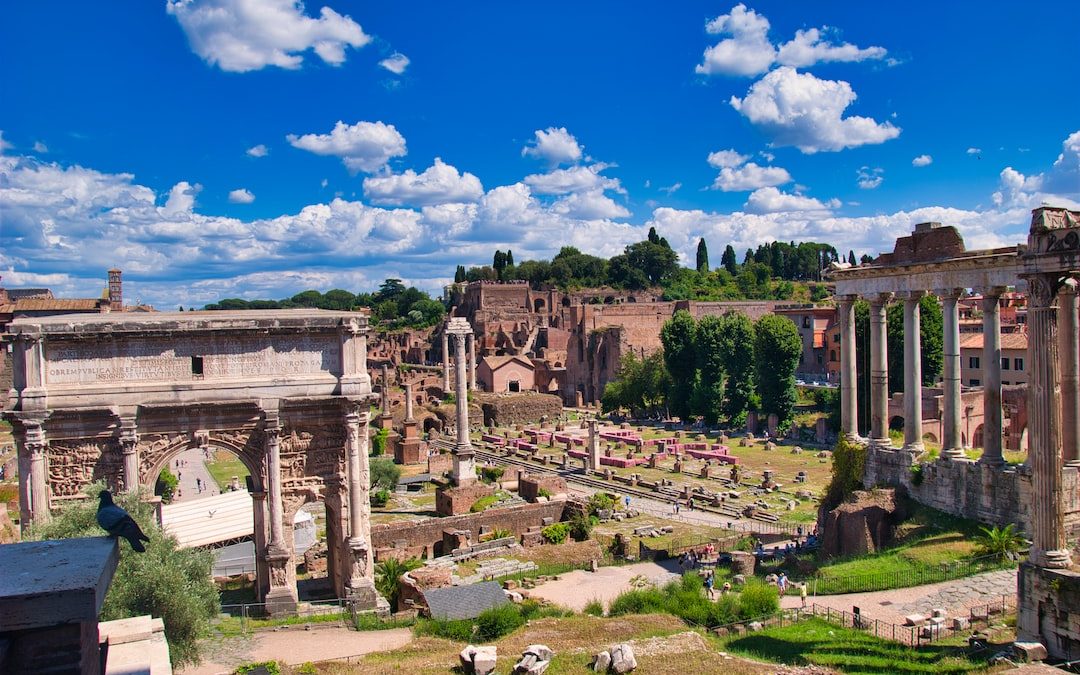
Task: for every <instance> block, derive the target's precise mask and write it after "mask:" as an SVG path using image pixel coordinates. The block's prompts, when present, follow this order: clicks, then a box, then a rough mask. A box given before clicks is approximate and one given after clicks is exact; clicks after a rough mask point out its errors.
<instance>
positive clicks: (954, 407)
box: [940, 289, 964, 459]
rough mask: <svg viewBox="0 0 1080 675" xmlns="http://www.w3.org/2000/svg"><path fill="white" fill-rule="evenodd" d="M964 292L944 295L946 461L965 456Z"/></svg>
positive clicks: (951, 290)
mask: <svg viewBox="0 0 1080 675" xmlns="http://www.w3.org/2000/svg"><path fill="white" fill-rule="evenodd" d="M962 292H963V291H961V290H960V289H949V290H947V291H944V292H942V293H940V295H941V297H942V299H943V300H944V303H943V304H944V308H943V309H942V322H943V324H944V329H945V336H944V337H945V340H944V345H943V346H944V349H943V351H944V357H945V364H944V365H945V376H944V378H943V379H944V382H943V384H944V386H945V392H944V393H945V411H944V418H943V419H942V420H941V421H942V426H943V427H944V429H943V431H942V441H943V444H942V449H941V457H942V459H959V458H962V457H964V442H963V436H962V435H961V433H960V419H961V414H960V413H961V411H960V405H961V404H960V308H959V306H958V303H959V299H960V295H961V293H962Z"/></svg>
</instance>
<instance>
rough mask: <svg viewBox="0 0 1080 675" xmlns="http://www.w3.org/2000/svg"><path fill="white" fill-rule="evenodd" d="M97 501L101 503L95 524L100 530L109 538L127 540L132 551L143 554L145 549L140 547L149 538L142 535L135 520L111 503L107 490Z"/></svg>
mask: <svg viewBox="0 0 1080 675" xmlns="http://www.w3.org/2000/svg"><path fill="white" fill-rule="evenodd" d="M98 499H100V500H101V503H100V504H98V510H97V522H98V525H100V526H101V529H103V530H105V531H106V532H108V533H109V536H110V537H123V538H124V539H127V540H128V543H129V544H131V548H132V549H133V550H135V551H137V552H139V553H145V552H146V547H145V546H143V545H142V542H144V541H150V537H148V536H146V535H145V534H143V531H142V530H141V529H139V524H138V523H136V522H135V519H134V518H132V517H131V515H130V514H128V512H127V511H125V510H124V509H122V508H120V507H119V506H117V505H116V504H114V503H113V498H112V493H111V492H109V491H108V490H102V491H101V494H100V495H98Z"/></svg>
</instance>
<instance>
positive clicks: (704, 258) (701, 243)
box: [696, 237, 709, 272]
mask: <svg viewBox="0 0 1080 675" xmlns="http://www.w3.org/2000/svg"><path fill="white" fill-rule="evenodd" d="M696 268H697V271H698V272H708V271H709V248H708V246H706V245H705V237H702V238H701V239H698V244H697V264H696Z"/></svg>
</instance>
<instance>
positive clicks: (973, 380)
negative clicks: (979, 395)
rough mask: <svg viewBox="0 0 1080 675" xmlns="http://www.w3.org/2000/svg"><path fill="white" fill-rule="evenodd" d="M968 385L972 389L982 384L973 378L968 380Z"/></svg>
mask: <svg viewBox="0 0 1080 675" xmlns="http://www.w3.org/2000/svg"><path fill="white" fill-rule="evenodd" d="M968 384H969V385H971V386H972V387H978V386H980V385H982V382H981V381H980V380H979V378H977V377H973V378H972V379H970V380H968Z"/></svg>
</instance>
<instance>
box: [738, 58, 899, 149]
mask: <svg viewBox="0 0 1080 675" xmlns="http://www.w3.org/2000/svg"><path fill="white" fill-rule="evenodd" d="M855 98H856V97H855V92H854V91H853V90H852V88H851V85H850V84H848V83H847V82H844V81H842V80H821V79H818V78H817V77H814V76H813V75H811V74H810V73H799V72H797V71H796V70H795V69H794V68H791V67H788V66H784V67H781V68H777V69H776V70H774V71H772V72H770V73H769V74H768V75H766V76H765V77H763V78H761V79H760V80H758V81H757V82H755V83H754V84H753V85H752V86H751V87H750V90H749V92H747V94H746V96H745V97H743V98H741V99H740V98H737V97H735V96H732V97H731V101H730V102H731V106H732V107H733V108H735V110H737V111H739V112H740V113H742V115H743V116H744V117H746V119H748V120H749V121H750V122H751V123H752V124H753V125H755V126H757V127H759V128H760V129H762V130H763V131H764V132H766V133H767V134H769V135H770V136H771V138H772V142H773V144H775V145H792V146H795V147H797V148H798V149H799V150H801V151H803V152H804V153H808V154H811V153H815V152H822V151H835V150H843V149H844V148H855V147H858V146H860V145H873V144H878V143H884V142H885V141H887V140H890V139H893V138H896V137H897V136H899V135H900V129H899V128H898V127H896V126H893V124H892V123H891V122H884V123H878V122H876V121H874V120H873V119H871V118H869V117H858V116H851V117H844V116H843V115H844V111H845V110H846V109H847V107H848V106H849V105H851V104H852V103H853V102H854V101H855Z"/></svg>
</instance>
